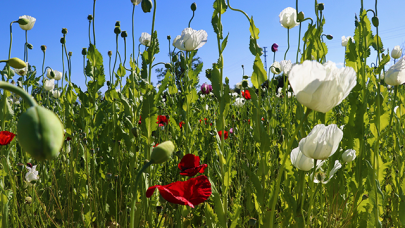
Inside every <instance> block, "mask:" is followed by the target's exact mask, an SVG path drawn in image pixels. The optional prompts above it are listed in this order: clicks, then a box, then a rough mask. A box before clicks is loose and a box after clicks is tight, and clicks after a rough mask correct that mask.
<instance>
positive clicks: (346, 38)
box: [342, 36, 353, 47]
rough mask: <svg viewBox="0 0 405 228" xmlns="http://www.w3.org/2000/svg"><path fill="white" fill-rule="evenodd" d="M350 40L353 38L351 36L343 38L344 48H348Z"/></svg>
mask: <svg viewBox="0 0 405 228" xmlns="http://www.w3.org/2000/svg"><path fill="white" fill-rule="evenodd" d="M349 39H352V37H351V36H348V37H345V36H342V46H343V47H346V46H347V43H348V42H349ZM352 42H353V40H352Z"/></svg>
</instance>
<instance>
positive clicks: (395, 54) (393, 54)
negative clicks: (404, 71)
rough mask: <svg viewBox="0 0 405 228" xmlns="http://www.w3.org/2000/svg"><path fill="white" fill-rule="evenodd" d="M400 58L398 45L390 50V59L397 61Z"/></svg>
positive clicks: (400, 50) (400, 51) (400, 52)
mask: <svg viewBox="0 0 405 228" xmlns="http://www.w3.org/2000/svg"><path fill="white" fill-rule="evenodd" d="M401 56H402V49H401V47H400V46H399V45H397V46H395V47H394V49H392V52H391V57H392V58H394V59H399V58H401Z"/></svg>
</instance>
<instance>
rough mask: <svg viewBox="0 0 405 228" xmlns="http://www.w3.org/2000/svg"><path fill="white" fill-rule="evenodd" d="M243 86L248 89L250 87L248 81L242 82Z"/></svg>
mask: <svg viewBox="0 0 405 228" xmlns="http://www.w3.org/2000/svg"><path fill="white" fill-rule="evenodd" d="M242 86H243V87H245V88H246V87H248V86H249V85H248V81H246V80H243V81H242Z"/></svg>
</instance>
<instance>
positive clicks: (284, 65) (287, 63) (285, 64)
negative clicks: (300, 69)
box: [280, 60, 293, 76]
mask: <svg viewBox="0 0 405 228" xmlns="http://www.w3.org/2000/svg"><path fill="white" fill-rule="evenodd" d="M292 67H293V65H292V63H291V60H282V61H281V62H280V71H282V72H284V74H285V75H286V76H288V74H289V73H290V71H291V68H292Z"/></svg>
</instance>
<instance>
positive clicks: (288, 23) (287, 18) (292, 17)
mask: <svg viewBox="0 0 405 228" xmlns="http://www.w3.org/2000/svg"><path fill="white" fill-rule="evenodd" d="M278 17H279V18H280V24H281V26H283V27H284V28H287V29H291V28H294V27H295V26H297V25H299V24H300V23H298V22H297V11H296V10H295V9H294V8H291V7H287V8H285V9H284V10H283V11H281V13H280V15H278Z"/></svg>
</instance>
